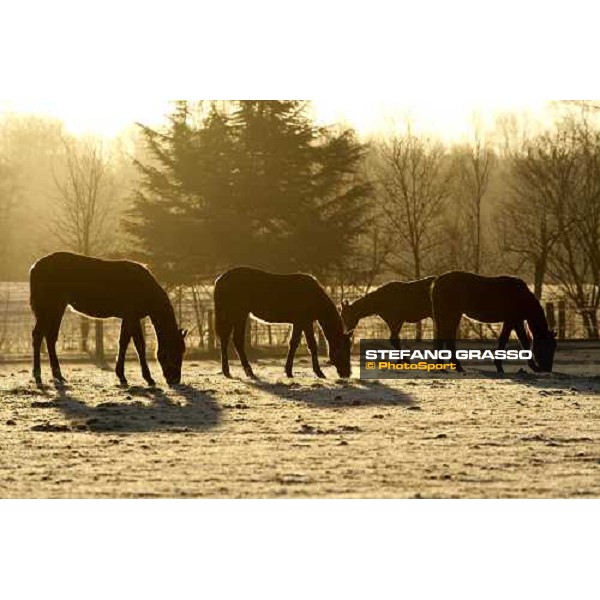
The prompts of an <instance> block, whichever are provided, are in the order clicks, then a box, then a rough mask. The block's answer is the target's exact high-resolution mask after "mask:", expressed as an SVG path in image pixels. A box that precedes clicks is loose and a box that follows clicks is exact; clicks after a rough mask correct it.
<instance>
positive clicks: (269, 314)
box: [251, 306, 294, 323]
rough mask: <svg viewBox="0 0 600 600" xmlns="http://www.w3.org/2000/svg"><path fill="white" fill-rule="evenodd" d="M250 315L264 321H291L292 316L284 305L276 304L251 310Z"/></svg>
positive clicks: (292, 319)
mask: <svg viewBox="0 0 600 600" xmlns="http://www.w3.org/2000/svg"><path fill="white" fill-rule="evenodd" d="M251 313H252V315H253V316H254V317H256V318H257V319H260V320H261V321H265V322H266V323H293V321H294V318H293V316H292V314H291V313H290V311H288V310H286V309H285V307H281V306H277V307H270V308H268V309H266V310H265V309H264V308H263V309H259V310H252V311H251Z"/></svg>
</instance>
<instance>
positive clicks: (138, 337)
mask: <svg viewBox="0 0 600 600" xmlns="http://www.w3.org/2000/svg"><path fill="white" fill-rule="evenodd" d="M29 281H30V292H31V308H32V310H33V312H34V314H35V318H36V322H35V327H34V328H33V334H32V335H33V376H34V378H35V380H36V382H37V383H38V385H41V383H42V379H41V368H40V348H41V345H42V341H43V339H44V338H46V345H47V347H48V358H49V359H50V366H51V368H52V375H53V377H54V378H55V379H56V380H58V381H65V380H64V378H63V376H62V374H61V371H60V365H59V363H58V357H57V355H56V340H57V338H58V330H59V328H60V322H61V320H62V316H63V314H64V312H65V309H66V307H67V305H70V306H72V307H73V308H74V309H75V310H76V311H78V312H80V313H83V314H84V315H88V316H91V317H95V318H98V319H105V318H108V317H119V318H120V319H122V320H123V321H122V323H121V335H120V337H119V356H118V359H117V365H116V369H115V372H116V374H117V377H118V378H119V381H120V382H121V384H123V385H127V380H126V379H125V370H124V368H125V353H126V351H127V346H128V345H129V341H130V339H131V338H133V343H134V344H135V349H136V351H137V354H138V357H139V360H140V366H141V368H142V375H143V377H144V379H145V380H146V381H147V382H148V384H149V385H155V382H154V380H153V379H152V375H151V374H150V369H149V368H148V363H147V362H146V344H145V341H144V336H143V333H142V326H141V323H140V320H141V319H143V318H144V317H146V316H149V317H150V320H151V321H152V324H153V325H154V329H155V331H156V337H157V338H158V351H157V358H158V362H159V363H160V366H161V367H162V371H163V374H164V376H165V379H166V380H167V383H169V384H177V383H179V382H180V381H181V363H182V361H183V354H184V352H185V342H184V338H185V336H186V333H187V332H186V331H183V330H181V329H178V327H177V321H176V320H175V312H174V311H173V306H172V305H171V302H170V300H169V296H168V295H167V293H166V292H165V291H164V290H163V288H162V287H161V286H160V285H159V284H158V283H157V281H156V279H154V277H153V276H152V274H151V273H150V271H148V269H146V268H145V267H143V266H142V265H140V264H138V263H136V262H131V261H128V260H101V259H98V258H90V257H88V256H82V255H80V254H72V253H69V252H57V253H55V254H49V255H48V256H45V257H44V258H41V259H40V260H38V261H37V262H36V263H35V264H34V265H33V266H32V267H31V271H30V273H29Z"/></svg>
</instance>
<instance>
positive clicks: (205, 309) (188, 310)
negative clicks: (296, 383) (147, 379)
mask: <svg viewBox="0 0 600 600" xmlns="http://www.w3.org/2000/svg"><path fill="white" fill-rule="evenodd" d="M360 295H361V293H360V292H359V291H355V292H352V291H350V293H349V292H348V291H346V293H345V299H347V300H350V301H352V300H354V299H356V298H357V297H359V296H360ZM332 297H333V298H334V300H335V301H336V304H338V305H339V303H340V300H341V298H337V297H336V295H335V294H333V293H332ZM171 299H172V302H173V305H174V307H175V311H176V313H177V317H178V321H179V323H180V326H181V327H183V328H187V329H188V330H189V334H188V338H187V340H186V345H187V347H188V353H187V355H188V356H190V357H193V356H201V355H202V354H207V355H210V354H211V353H214V352H215V349H216V347H217V342H216V340H215V334H214V326H213V319H214V306H213V302H212V289H211V288H210V287H208V286H204V287H202V288H178V289H177V290H175V291H174V292H173V293H172V294H171ZM544 306H545V308H546V312H547V316H548V320H549V322H550V325H551V327H556V328H558V332H559V338H568V339H580V338H587V337H588V336H587V333H586V329H585V326H584V322H583V317H582V314H581V310H577V309H576V308H575V307H574V306H572V305H570V304H569V303H568V302H566V301H565V300H564V298H561V297H560V296H559V295H557V293H556V291H555V290H552V289H550V291H549V293H548V297H547V298H545V299H544ZM33 324H34V318H33V315H32V313H31V310H30V307H29V284H28V283H27V282H19V283H14V282H11V283H2V282H0V360H15V359H19V358H26V357H29V356H30V353H31V329H32V327H33ZM500 327H501V325H500V324H482V323H475V322H472V321H469V320H468V319H463V320H462V322H461V331H460V337H461V338H469V337H484V338H492V337H497V335H498V333H499V330H500ZM119 328H120V321H119V320H118V319H106V320H104V321H103V322H102V326H101V329H99V331H96V326H95V325H94V321H93V320H91V319H88V318H85V317H83V316H81V315H79V314H78V313H75V312H74V311H72V310H71V309H70V308H69V309H67V311H66V312H65V316H64V317H63V321H62V325H61V329H60V336H59V340H58V351H59V353H60V354H61V355H65V354H67V355H71V356H86V355H87V356H89V355H96V353H97V350H98V347H97V346H98V345H99V344H101V347H102V352H103V353H106V355H107V356H108V355H111V354H112V355H114V354H116V352H117V350H118V342H119ZM144 330H145V332H146V342H147V346H148V349H149V351H150V352H152V353H153V352H154V349H155V345H156V339H155V336H154V335H153V334H152V326H151V324H150V322H149V320H148V319H145V323H144ZM290 333H291V326H290V325H288V324H270V325H269V324H266V323H263V322H260V321H255V320H254V319H250V320H249V326H248V330H247V332H246V336H247V343H248V344H249V345H250V346H251V347H252V348H254V349H261V350H263V351H265V352H267V351H269V350H272V351H281V350H283V349H284V348H285V347H286V346H287V343H288V341H289V336H290ZM317 333H319V330H318V328H317ZM421 335H422V337H423V338H424V339H430V338H432V337H433V323H432V321H431V319H426V320H425V321H423V322H422V323H421ZM388 336H389V330H388V328H387V326H386V324H385V323H384V322H383V321H382V320H381V319H379V318H378V317H367V318H365V319H363V320H362V321H361V322H360V324H359V326H358V327H357V329H356V331H355V335H354V337H355V339H360V338H387V337H388ZM416 336H417V327H416V325H415V324H411V323H406V324H405V325H404V327H403V328H402V332H401V338H402V339H406V340H410V339H415V337H416ZM321 342H322V339H321ZM130 352H133V350H132V349H130Z"/></svg>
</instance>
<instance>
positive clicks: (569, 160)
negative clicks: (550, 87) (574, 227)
mask: <svg viewBox="0 0 600 600" xmlns="http://www.w3.org/2000/svg"><path fill="white" fill-rule="evenodd" d="M574 145H575V139H574V138H573V136H571V135H568V134H567V132H566V131H558V130H557V131H550V132H546V133H543V134H540V135H537V136H535V137H534V138H532V139H531V140H529V141H528V142H526V144H525V146H524V148H523V149H522V150H521V151H519V152H517V153H515V154H513V155H512V156H511V158H510V165H511V170H510V176H511V181H510V189H511V197H510V198H509V200H508V201H507V202H506V203H505V204H504V206H503V212H502V214H501V216H500V222H499V226H500V231H501V235H502V239H503V250H504V251H505V252H509V253H512V254H513V255H516V256H517V257H518V258H519V259H520V265H519V266H523V265H530V267H531V268H532V269H533V283H534V294H535V295H536V297H538V298H541V295H542V290H543V285H544V281H545V279H546V276H547V271H548V262H549V259H550V256H551V253H552V252H553V250H554V249H555V247H556V245H557V244H558V242H559V239H560V238H561V236H562V237H564V236H565V235H567V234H568V231H570V223H568V222H567V216H566V212H565V209H566V207H567V206H568V205H569V202H570V198H571V197H572V196H573V194H574V189H575V186H576V185H577V169H578V162H577V158H576V153H575V151H574Z"/></svg>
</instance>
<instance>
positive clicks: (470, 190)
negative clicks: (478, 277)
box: [455, 124, 494, 273]
mask: <svg viewBox="0 0 600 600" xmlns="http://www.w3.org/2000/svg"><path fill="white" fill-rule="evenodd" d="M455 161H456V168H457V175H458V177H457V196H458V199H462V200H463V202H460V204H459V205H462V206H464V209H465V210H464V214H462V215H461V214H460V212H459V211H457V213H456V214H457V215H460V216H462V217H464V221H465V222H464V230H463V235H462V240H463V241H464V242H465V243H466V244H467V246H468V248H467V253H468V255H469V256H470V260H469V268H470V269H472V270H473V271H474V272H475V273H479V272H480V271H481V263H482V253H483V249H482V245H483V236H482V230H483V219H482V207H483V200H484V197H485V195H486V192H487V189H488V185H489V180H490V172H491V170H492V166H493V161H494V153H493V150H492V149H491V146H490V144H489V143H488V142H487V140H485V138H484V137H483V135H482V132H481V128H480V126H479V125H477V124H476V125H475V135H474V138H473V142H472V143H470V144H462V145H460V146H458V147H457V148H456V149H455Z"/></svg>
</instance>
